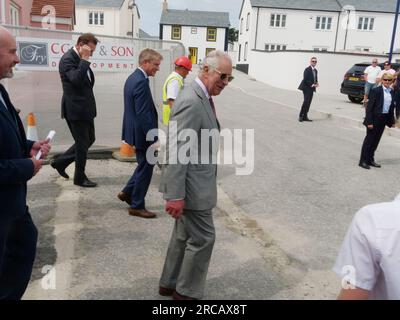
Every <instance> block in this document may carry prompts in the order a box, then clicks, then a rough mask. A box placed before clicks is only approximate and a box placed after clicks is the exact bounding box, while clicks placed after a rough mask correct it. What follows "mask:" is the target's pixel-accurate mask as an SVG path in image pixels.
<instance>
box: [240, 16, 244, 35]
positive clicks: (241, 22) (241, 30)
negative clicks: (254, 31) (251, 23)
mask: <svg viewBox="0 0 400 320" xmlns="http://www.w3.org/2000/svg"><path fill="white" fill-rule="evenodd" d="M242 33H243V18H242V19H240V34H242Z"/></svg>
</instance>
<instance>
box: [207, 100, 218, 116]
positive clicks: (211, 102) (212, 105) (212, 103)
mask: <svg viewBox="0 0 400 320" xmlns="http://www.w3.org/2000/svg"><path fill="white" fill-rule="evenodd" d="M208 101H210V105H211V109H212V111H213V112H214V115H215V117H217V112H216V111H215V104H214V101H213V99H212V98H211V97H210V99H208Z"/></svg>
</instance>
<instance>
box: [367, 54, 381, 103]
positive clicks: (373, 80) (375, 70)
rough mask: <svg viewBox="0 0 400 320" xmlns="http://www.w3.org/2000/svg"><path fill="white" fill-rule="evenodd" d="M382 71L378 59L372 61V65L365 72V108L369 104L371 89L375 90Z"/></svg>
mask: <svg viewBox="0 0 400 320" xmlns="http://www.w3.org/2000/svg"><path fill="white" fill-rule="evenodd" d="M381 71H382V69H381V67H379V66H378V59H373V60H372V65H370V66H369V67H367V68H366V69H365V71H364V79H365V89H364V90H365V91H364V100H363V105H364V107H365V106H366V104H367V103H368V95H369V92H370V91H371V89H373V88H375V87H376V86H377V85H378V83H377V78H378V75H379V74H380V72H381Z"/></svg>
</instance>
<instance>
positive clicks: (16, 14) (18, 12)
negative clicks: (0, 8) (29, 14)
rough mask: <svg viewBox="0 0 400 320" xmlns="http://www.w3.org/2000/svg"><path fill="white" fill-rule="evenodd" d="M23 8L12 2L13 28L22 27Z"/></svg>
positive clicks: (11, 22) (11, 18)
mask: <svg viewBox="0 0 400 320" xmlns="http://www.w3.org/2000/svg"><path fill="white" fill-rule="evenodd" d="M20 15H21V8H20V7H18V6H17V5H16V4H15V3H14V2H10V24H11V25H13V26H19V25H20Z"/></svg>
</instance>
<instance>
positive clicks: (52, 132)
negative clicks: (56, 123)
mask: <svg viewBox="0 0 400 320" xmlns="http://www.w3.org/2000/svg"><path fill="white" fill-rule="evenodd" d="M55 135H56V132H55V131H54V130H51V131H50V132H49V134H48V135H47V138H46V140H49V143H51V141H52V140H53V138H54V136H55ZM41 156H42V151H41V150H39V152H38V153H37V155H36V160H39V159H40V157H41Z"/></svg>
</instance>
